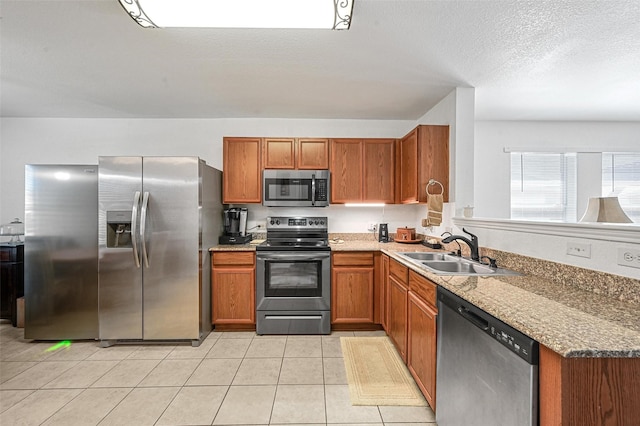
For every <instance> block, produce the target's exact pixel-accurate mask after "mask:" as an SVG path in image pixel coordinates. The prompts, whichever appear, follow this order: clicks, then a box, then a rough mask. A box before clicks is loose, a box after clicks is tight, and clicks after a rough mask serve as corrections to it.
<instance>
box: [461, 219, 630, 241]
mask: <svg viewBox="0 0 640 426" xmlns="http://www.w3.org/2000/svg"><path fill="white" fill-rule="evenodd" d="M453 223H454V224H455V225H456V226H458V227H463V226H466V227H475V228H484V229H495V230H502V231H515V232H526V233H530V234H544V235H554V236H565V237H573V238H588V239H592V240H604V241H618V242H623V243H633V244H638V242H639V241H640V224H638V223H559V222H532V221H524V220H511V219H485V218H463V217H454V218H453Z"/></svg>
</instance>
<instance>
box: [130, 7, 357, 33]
mask: <svg viewBox="0 0 640 426" xmlns="http://www.w3.org/2000/svg"><path fill="white" fill-rule="evenodd" d="M119 1H120V4H121V5H122V7H123V8H124V9H125V10H126V11H127V13H128V14H129V16H131V17H132V18H133V20H134V21H136V22H137V23H138V24H140V25H141V26H143V27H145V28H167V27H181V28H194V27H197V28H316V29H318V28H319V29H332V30H348V29H349V26H350V25H351V11H352V9H353V2H354V0H119Z"/></svg>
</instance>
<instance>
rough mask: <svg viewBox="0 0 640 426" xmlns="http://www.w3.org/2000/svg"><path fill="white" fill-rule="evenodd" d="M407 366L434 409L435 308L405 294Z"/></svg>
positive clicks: (413, 295)
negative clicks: (407, 298)
mask: <svg viewBox="0 0 640 426" xmlns="http://www.w3.org/2000/svg"><path fill="white" fill-rule="evenodd" d="M408 323H409V324H408V342H407V343H408V344H407V367H409V371H411V374H412V375H413V377H414V379H415V380H416V383H417V384H418V387H420V390H421V391H422V393H423V394H424V396H425V397H426V399H427V402H428V403H429V405H430V406H431V408H432V409H434V410H435V408H436V406H435V402H436V394H435V391H436V309H435V307H433V306H431V305H429V304H427V303H425V302H424V301H422V300H421V299H420V298H419V297H418V296H416V295H415V294H414V293H413V292H411V291H410V292H409V312H408Z"/></svg>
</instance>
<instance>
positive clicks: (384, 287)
mask: <svg viewBox="0 0 640 426" xmlns="http://www.w3.org/2000/svg"><path fill="white" fill-rule="evenodd" d="M380 263H381V265H380V269H381V271H380V292H379V293H378V303H379V304H380V307H381V308H380V324H381V325H382V328H383V329H384V330H385V331H387V318H388V314H389V310H388V308H387V299H388V297H389V296H388V294H389V256H387V255H386V254H384V255H382V256H381V262H380Z"/></svg>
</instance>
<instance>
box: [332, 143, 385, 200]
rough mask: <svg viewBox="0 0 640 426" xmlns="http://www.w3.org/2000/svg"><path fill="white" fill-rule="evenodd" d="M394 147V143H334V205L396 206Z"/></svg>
mask: <svg viewBox="0 0 640 426" xmlns="http://www.w3.org/2000/svg"><path fill="white" fill-rule="evenodd" d="M394 144H395V140H394V139H332V140H331V163H330V166H329V168H330V170H331V203H335V204H341V203H358V202H380V203H393V202H394V174H395V162H394Z"/></svg>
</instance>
